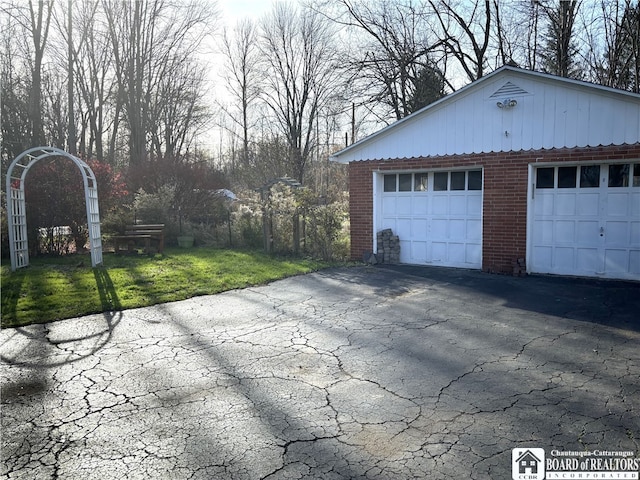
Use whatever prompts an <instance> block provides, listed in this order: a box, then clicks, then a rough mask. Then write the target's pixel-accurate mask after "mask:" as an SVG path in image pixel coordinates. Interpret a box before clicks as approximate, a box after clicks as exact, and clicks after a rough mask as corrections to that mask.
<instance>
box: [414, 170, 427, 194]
mask: <svg viewBox="0 0 640 480" xmlns="http://www.w3.org/2000/svg"><path fill="white" fill-rule="evenodd" d="M428 178H429V174H428V173H416V174H415V175H414V184H413V190H414V191H416V192H426V191H427V180H428Z"/></svg>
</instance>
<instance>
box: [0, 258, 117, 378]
mask: <svg viewBox="0 0 640 480" xmlns="http://www.w3.org/2000/svg"><path fill="white" fill-rule="evenodd" d="M93 274H94V277H95V280H96V285H97V288H98V292H99V295H100V301H101V303H102V308H103V310H104V311H103V312H102V314H98V315H88V316H85V317H80V318H72V319H67V320H58V321H55V322H50V323H43V324H32V325H27V326H22V327H15V328H11V329H10V333H9V332H7V333H6V334H5V335H4V336H3V337H2V343H1V344H0V350H1V351H2V354H0V360H1V361H2V362H5V363H7V364H10V365H19V366H23V367H29V368H33V369H34V370H36V371H37V370H39V369H42V368H50V367H53V366H58V365H64V364H69V363H73V362H76V361H78V360H82V359H84V358H87V357H90V356H91V355H93V354H95V353H96V352H98V351H99V350H101V349H102V348H103V347H104V346H105V345H107V344H108V343H109V342H110V340H111V338H112V336H113V332H114V330H115V328H116V327H117V326H118V324H119V323H120V320H121V318H122V312H121V311H120V310H121V304H120V300H119V299H118V295H117V294H116V290H115V287H114V285H113V282H112V280H111V277H110V276H109V272H108V271H107V270H106V269H105V268H101V267H98V268H94V269H93ZM19 293H20V292H19V289H18V291H17V292H15V295H16V296H19ZM14 308H15V307H14ZM100 316H102V318H103V320H104V322H102V321H100ZM7 330H9V329H7ZM61 352H63V354H62V355H61ZM26 381H27V382H30V381H31V380H30V379H26Z"/></svg>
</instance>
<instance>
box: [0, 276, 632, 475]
mask: <svg viewBox="0 0 640 480" xmlns="http://www.w3.org/2000/svg"><path fill="white" fill-rule="evenodd" d="M639 346H640V285H639V284H638V283H629V282H627V283H625V282H615V281H598V280H584V279H570V278H555V277H534V276H530V277H526V278H512V277H504V276H496V275H489V274H484V273H481V272H476V271H463V270H455V269H439V268H425V267H408V266H397V267H367V266H358V267H351V268H337V269H329V270H324V271H320V272H317V273H313V274H309V275H304V276H298V277H293V278H289V279H285V280H282V281H277V282H274V283H272V284H269V285H265V286H259V287H254V288H247V289H243V290H236V291H231V292H227V293H223V294H219V295H213V296H204V297H196V298H193V299H191V300H186V301H181V302H176V303H171V304H165V305H158V306H155V307H149V308H142V309H136V310H128V311H122V312H108V313H105V314H100V315H91V316H87V317H82V318H77V319H70V320H64V321H59V322H55V323H50V324H46V325H35V326H29V327H24V328H15V329H5V330H3V331H2V332H0V355H1V358H2V362H3V363H2V367H1V368H2V392H1V393H2V404H1V406H2V410H1V414H2V419H1V422H2V423H1V426H2V454H1V455H2V465H1V466H0V475H1V476H2V477H3V478H9V479H38V480H41V479H57V478H60V479H72V480H73V479H83V480H84V479H100V480H108V479H123V478H127V479H150V478H151V479H250V480H254V479H274V480H275V479H299V478H313V479H359V478H362V479H365V478H367V479H369V478H370V479H407V478H429V479H452V478H465V479H466V478H469V479H508V478H511V450H512V449H513V448H516V447H527V448H529V447H540V448H545V449H551V448H557V449H559V450H593V449H606V450H620V451H621V450H625V451H628V450H631V451H634V452H636V454H637V453H638V452H640V348H639Z"/></svg>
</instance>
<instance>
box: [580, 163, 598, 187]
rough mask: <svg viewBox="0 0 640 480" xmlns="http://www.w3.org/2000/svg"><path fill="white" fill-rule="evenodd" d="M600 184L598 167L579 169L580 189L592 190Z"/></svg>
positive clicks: (588, 166) (591, 166)
mask: <svg viewBox="0 0 640 480" xmlns="http://www.w3.org/2000/svg"><path fill="white" fill-rule="evenodd" d="M599 184H600V165H585V166H583V167H580V188H594V187H597V186H598V185H599Z"/></svg>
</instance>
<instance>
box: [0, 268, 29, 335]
mask: <svg viewBox="0 0 640 480" xmlns="http://www.w3.org/2000/svg"><path fill="white" fill-rule="evenodd" d="M23 285H24V274H22V273H21V272H18V273H16V272H14V273H13V274H12V275H11V280H10V281H9V282H6V281H3V282H2V328H7V327H11V326H12V324H13V323H14V322H15V323H17V318H18V300H19V299H20V295H21V292H22V287H23ZM12 319H15V320H12Z"/></svg>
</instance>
